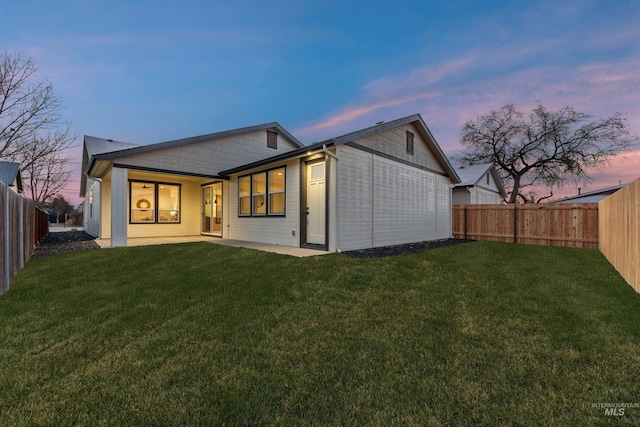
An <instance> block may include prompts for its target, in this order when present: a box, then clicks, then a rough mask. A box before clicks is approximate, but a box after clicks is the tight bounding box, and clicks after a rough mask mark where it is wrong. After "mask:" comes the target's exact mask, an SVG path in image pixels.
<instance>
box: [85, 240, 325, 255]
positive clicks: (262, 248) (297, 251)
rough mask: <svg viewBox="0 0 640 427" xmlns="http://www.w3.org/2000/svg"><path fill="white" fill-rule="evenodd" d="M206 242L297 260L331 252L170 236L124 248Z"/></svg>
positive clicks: (106, 243) (105, 244) (134, 242)
mask: <svg viewBox="0 0 640 427" xmlns="http://www.w3.org/2000/svg"><path fill="white" fill-rule="evenodd" d="M95 242H96V243H97V244H98V245H99V246H100V247H101V248H111V247H112V246H111V239H96V240H95ZM191 242H208V243H213V244H216V245H225V246H235V247H239V248H246V249H253V250H257V251H264V252H272V253H276V254H281V255H290V256H294V257H298V258H302V257H308V256H317V255H327V254H330V253H331V252H328V251H321V250H317V249H305V248H294V247H290V246H279V245H268V244H265V243H255V242H246V241H242V240H232V239H222V238H220V237H213V236H204V235H201V236H171V237H129V238H128V239H127V244H126V246H129V247H131V246H149V245H166V244H176V243H191Z"/></svg>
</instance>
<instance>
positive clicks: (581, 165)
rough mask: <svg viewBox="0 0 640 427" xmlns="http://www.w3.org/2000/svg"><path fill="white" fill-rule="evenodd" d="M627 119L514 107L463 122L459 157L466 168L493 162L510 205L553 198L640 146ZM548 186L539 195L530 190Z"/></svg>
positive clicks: (541, 107) (509, 106)
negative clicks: (568, 185)
mask: <svg viewBox="0 0 640 427" xmlns="http://www.w3.org/2000/svg"><path fill="white" fill-rule="evenodd" d="M637 141H638V137H637V136H630V135H629V131H628V129H627V124H626V119H625V117H624V116H623V115H622V114H620V113H616V114H614V115H613V116H611V117H607V118H604V119H594V118H593V117H592V116H590V115H588V114H585V113H582V112H579V111H575V110H574V109H573V108H571V107H564V108H561V109H560V110H558V111H549V110H547V109H546V108H545V107H544V106H543V105H542V104H538V105H537V107H536V108H534V109H533V111H532V112H531V113H530V114H529V115H525V114H524V113H522V112H520V111H517V110H516V109H515V107H514V106H513V104H508V105H505V106H504V107H502V108H501V109H500V111H491V112H490V113H489V114H487V115H484V116H481V117H479V118H477V119H476V120H472V121H469V122H467V123H465V124H464V126H463V127H462V132H461V142H462V145H463V146H464V147H465V149H466V150H465V152H463V153H462V154H459V155H457V156H454V159H455V160H457V161H458V162H460V163H461V164H463V165H473V164H480V163H493V164H495V165H496V169H497V170H498V172H499V173H500V176H501V178H502V179H503V181H504V183H505V187H506V188H507V189H508V192H509V193H510V194H509V197H508V198H507V201H508V202H509V203H516V202H517V201H518V198H520V201H522V202H524V203H529V202H534V203H539V202H540V201H542V200H544V199H547V198H549V197H552V196H553V191H552V190H553V188H556V187H562V186H563V185H564V184H566V183H569V182H589V181H591V180H592V179H593V178H592V177H591V176H590V172H591V171H594V170H602V169H603V168H604V167H605V166H606V165H607V163H608V161H609V159H611V158H612V157H613V156H616V155H618V154H621V153H623V152H625V151H627V150H629V149H631V148H632V147H634V146H635V145H636V144H637ZM533 186H542V187H546V188H547V189H548V191H549V193H550V194H546V195H540V194H536V193H535V192H534V191H531V190H530V189H528V187H533Z"/></svg>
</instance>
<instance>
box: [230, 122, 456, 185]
mask: <svg viewBox="0 0 640 427" xmlns="http://www.w3.org/2000/svg"><path fill="white" fill-rule="evenodd" d="M407 123H416V125H417V127H418V129H419V130H420V131H421V132H422V133H423V136H424V137H425V138H424V139H425V141H427V144H428V145H429V147H430V148H431V149H432V150H433V153H434V155H435V157H436V159H437V160H438V161H439V162H440V164H441V165H442V167H443V168H444V170H445V172H446V173H447V175H448V176H449V177H450V178H451V180H452V181H453V182H458V181H460V178H459V177H458V175H457V174H456V171H455V170H454V168H453V166H452V165H451V163H450V162H449V159H447V156H445V155H444V153H443V152H442V150H441V149H440V146H439V145H438V143H437V142H436V139H435V138H434V136H433V135H432V134H431V131H430V130H429V128H428V127H427V125H426V124H425V123H424V121H423V120H422V117H421V116H420V114H413V115H411V116H407V117H403V118H400V119H397V120H393V121H390V122H384V123H379V124H377V125H375V126H371V127H368V128H366V129H361V130H358V131H355V132H351V133H348V134H345V135H341V136H338V137H335V138H331V139H327V140H325V141H321V142H315V143H313V144H310V145H307V146H303V147H301V148H299V149H296V150H292V151H289V152H286V153H283V154H279V155H277V156H272V157H269V158H266V159H263V160H259V161H257V162H253V163H249V164H246V165H243V166H239V167H237V168H233V169H227V170H224V171H221V172H220V175H221V176H229V175H232V174H234V173H238V172H242V171H245V170H249V169H253V168H255V167H259V166H262V165H266V164H269V163H272V162H276V161H280V160H286V159H290V158H295V157H298V156H302V155H304V154H305V153H308V152H310V151H316V150H321V149H322V147H324V146H326V147H331V146H337V145H342V144H347V143H350V142H354V141H356V140H358V139H361V138H366V137H367V136H369V135H372V134H375V133H379V132H384V131H386V130H389V129H393V128H395V127H398V126H402V125H404V124H407Z"/></svg>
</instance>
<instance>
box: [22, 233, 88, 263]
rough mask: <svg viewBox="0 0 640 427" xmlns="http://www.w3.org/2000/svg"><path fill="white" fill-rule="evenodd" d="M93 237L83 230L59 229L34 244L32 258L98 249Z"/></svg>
mask: <svg viewBox="0 0 640 427" xmlns="http://www.w3.org/2000/svg"><path fill="white" fill-rule="evenodd" d="M99 248H100V246H98V244H97V243H96V242H95V237H93V236H92V235H91V234H89V233H87V232H85V231H61V232H56V233H49V234H47V235H46V236H44V239H42V240H41V241H40V243H38V246H36V251H35V252H34V254H33V256H32V257H31V258H32V259H33V258H43V257H47V256H51V255H58V254H64V253H67V252H74V251H83V250H87V249H99Z"/></svg>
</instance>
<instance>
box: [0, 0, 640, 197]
mask: <svg viewBox="0 0 640 427" xmlns="http://www.w3.org/2000/svg"><path fill="white" fill-rule="evenodd" d="M638 28H640V1H637V0H631V1H624V0H605V1H590V0H580V1H573V0H566V1H565V0H554V1H546V0H545V1H507V0H502V1H482V0H479V1H461V2H456V1H419V2H413V1H394V2H391V1H389V2H387V1H370V0H369V1H243V0H240V1H189V0H183V1H162V0H153V1H135V0H129V1H117V0H114V1H97V0H96V1H29V0H22V1H19V2H18V1H16V0H0V49H4V50H7V51H9V52H22V53H23V54H24V55H25V56H28V57H31V58H32V59H33V60H34V61H35V62H36V63H38V64H39V65H40V71H39V73H40V75H41V76H42V77H47V78H49V79H50V80H51V82H52V83H53V85H54V89H55V91H56V93H57V94H59V95H61V96H62V97H63V98H64V101H65V110H64V116H65V118H66V119H67V120H69V121H70V122H71V124H72V128H73V131H74V133H76V134H77V135H78V144H81V142H82V135H84V134H88V135H93V136H99V137H105V138H111V139H115V140H121V141H126V142H132V143H138V144H149V143H155V142H161V141H166V140H171V139H178V138H185V137H189V136H195V135H201V134H206V133H211V132H217V131H221V130H227V129H233V128H237V127H243V126H250V125H255V124H260V123H265V122H271V121H277V122H279V123H280V124H281V125H283V126H284V127H285V128H286V129H288V130H289V131H290V132H292V133H293V134H294V135H295V136H297V137H298V138H299V139H300V140H301V141H303V142H304V143H311V142H314V141H318V140H322V139H325V138H329V137H333V136H337V135H340V134H342V133H345V132H349V131H352V130H357V129H360V128H363V127H367V126H370V125H373V124H374V123H376V122H378V121H381V120H385V121H389V120H393V119H396V118H399V117H403V116H406V115H410V114H413V113H420V114H421V115H422V117H423V118H424V120H425V122H426V123H427V125H428V126H429V128H430V129H431V131H432V133H433V134H434V135H435V137H436V139H437V140H438V142H439V144H440V145H441V146H442V148H443V150H444V151H445V152H446V153H452V152H454V151H457V150H460V149H461V146H460V145H459V132H460V127H461V125H462V124H464V123H465V122H466V121H468V120H471V119H475V118H477V117H478V116H479V115H481V114H484V113H488V112H489V111H491V110H493V109H499V108H500V107H501V106H503V105H505V104H507V103H514V104H516V106H517V107H518V108H520V109H523V110H528V109H530V108H531V107H533V106H534V105H535V103H536V101H540V102H542V103H543V104H544V105H545V106H547V107H549V108H560V107H562V106H565V105H570V106H573V107H575V108H576V109H578V110H581V111H585V112H587V113H590V114H593V115H595V116H608V115H611V114H614V113H615V112H618V111H619V112H622V113H625V114H627V115H628V119H629V124H630V128H631V131H632V132H633V133H634V134H636V135H640V30H638ZM80 154H81V147H80V146H78V148H76V150H75V152H74V155H75V157H76V158H77V159H79V158H80ZM74 166H76V169H77V172H74V177H73V181H74V182H72V183H71V184H70V186H69V189H68V192H67V193H65V196H67V197H69V198H71V199H72V200H73V201H76V202H78V201H79V199H78V198H77V197H76V194H77V188H78V181H79V174H80V172H79V165H77V164H76V165H74ZM638 176H640V151H637V152H635V153H632V154H630V155H628V156H626V157H625V158H621V159H617V160H616V162H615V164H614V167H612V168H610V169H609V170H607V171H606V173H605V174H603V175H598V179H597V180H596V182H595V183H593V184H592V185H591V188H597V187H599V186H606V185H611V184H615V183H617V182H618V180H622V181H623V182H625V181H630V180H632V179H635V178H637V177H638ZM575 191H576V190H575V188H567V189H566V192H567V193H574V192H575Z"/></svg>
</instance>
